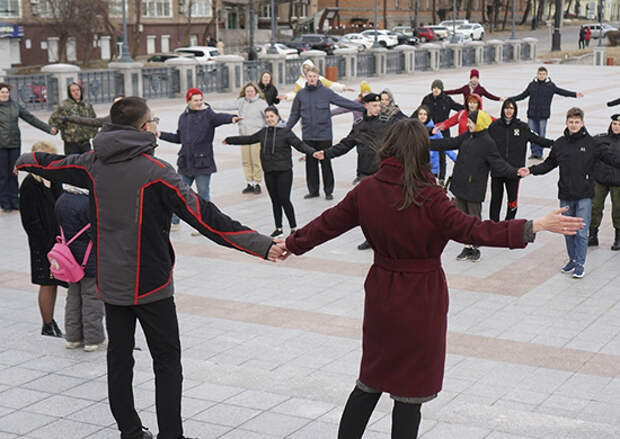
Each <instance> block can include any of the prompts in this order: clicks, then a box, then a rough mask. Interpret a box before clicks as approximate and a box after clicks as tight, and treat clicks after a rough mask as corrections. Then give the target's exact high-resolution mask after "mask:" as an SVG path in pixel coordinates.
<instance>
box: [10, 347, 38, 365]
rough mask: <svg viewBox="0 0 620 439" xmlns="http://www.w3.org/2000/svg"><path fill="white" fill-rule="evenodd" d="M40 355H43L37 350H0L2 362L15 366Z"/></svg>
mask: <svg viewBox="0 0 620 439" xmlns="http://www.w3.org/2000/svg"><path fill="white" fill-rule="evenodd" d="M39 357H42V355H41V354H39V353H36V352H29V351H22V350H18V349H8V350H5V351H3V352H0V364H6V365H10V366H15V365H18V364H21V363H24V362H26V361H29V360H32V359H35V358H39Z"/></svg>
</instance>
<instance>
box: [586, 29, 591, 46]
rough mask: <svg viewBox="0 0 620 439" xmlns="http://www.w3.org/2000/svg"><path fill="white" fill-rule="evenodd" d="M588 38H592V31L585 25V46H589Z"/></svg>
mask: <svg viewBox="0 0 620 439" xmlns="http://www.w3.org/2000/svg"><path fill="white" fill-rule="evenodd" d="M590 38H592V31H591V30H590V28H589V27H586V47H590Z"/></svg>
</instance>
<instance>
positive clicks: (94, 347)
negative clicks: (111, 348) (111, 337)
mask: <svg viewBox="0 0 620 439" xmlns="http://www.w3.org/2000/svg"><path fill="white" fill-rule="evenodd" d="M107 347H108V342H107V341H104V342H103V343H99V344H85V345H84V352H95V351H105V350H106V349H107Z"/></svg>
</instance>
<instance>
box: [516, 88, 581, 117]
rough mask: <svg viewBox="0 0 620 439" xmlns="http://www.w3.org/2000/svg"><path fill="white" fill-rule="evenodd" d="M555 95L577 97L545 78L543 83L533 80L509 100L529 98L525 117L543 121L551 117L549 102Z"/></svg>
mask: <svg viewBox="0 0 620 439" xmlns="http://www.w3.org/2000/svg"><path fill="white" fill-rule="evenodd" d="M556 94H558V95H560V96H566V97H569V98H576V97H577V93H576V92H574V91H569V90H564V89H563V88H560V87H558V86H557V85H555V83H554V82H553V81H552V80H551V78H547V79H545V80H544V81H539V80H538V78H534V80H533V81H532V82H530V83H529V84H528V86H527V88H526V89H525V90H523V92H522V93H521V94H518V95H516V96H513V97H511V98H510V99H511V100H512V101H515V102H516V101H520V100H522V99H525V98H527V97H528V96H529V98H530V101H529V103H528V106H527V117H528V118H530V119H535V120H544V119H549V117H550V116H551V101H552V100H553V95H556Z"/></svg>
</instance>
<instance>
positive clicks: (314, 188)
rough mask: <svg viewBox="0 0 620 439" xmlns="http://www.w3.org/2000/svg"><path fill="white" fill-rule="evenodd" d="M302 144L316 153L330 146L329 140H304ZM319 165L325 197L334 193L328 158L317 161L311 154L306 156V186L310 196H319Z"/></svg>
mask: <svg viewBox="0 0 620 439" xmlns="http://www.w3.org/2000/svg"><path fill="white" fill-rule="evenodd" d="M304 142H305V143H306V144H307V145H308V146H311V147H313V148H314V149H316V150H317V151H322V150H324V149H327V148H329V147H331V146H332V141H331V140H304ZM319 163H320V164H321V173H322V174H323V188H324V189H325V195H330V194H331V193H333V192H334V171H333V169H332V162H331V160H330V159H328V158H325V159H324V160H317V159H315V158H314V157H312V155H311V154H306V184H307V185H308V192H309V193H311V194H312V195H318V194H319V189H320V188H319Z"/></svg>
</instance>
